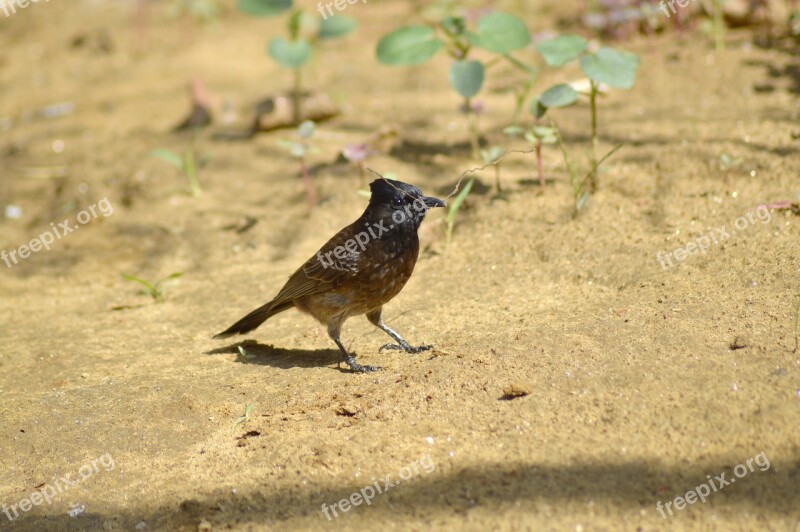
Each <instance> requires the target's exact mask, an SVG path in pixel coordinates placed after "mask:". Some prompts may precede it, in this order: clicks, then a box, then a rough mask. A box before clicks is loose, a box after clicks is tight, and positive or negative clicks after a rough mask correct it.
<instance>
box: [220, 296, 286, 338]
mask: <svg viewBox="0 0 800 532" xmlns="http://www.w3.org/2000/svg"><path fill="white" fill-rule="evenodd" d="M293 306H294V303H293V302H292V301H286V302H284V303H281V304H279V305H274V304H273V302H272V301H270V302H269V303H267V304H266V305H264V306H261V307H258V308H257V309H255V310H254V311H253V312H251V313H250V314H248V315H247V316H245V317H244V318H242V319H240V320H239V321H237V322H236V323H234V324H233V325H231V326H230V327H228V329H227V330H225V331H223V332H221V333H219V334H218V335H216V336H215V337H214V338H227V337H229V336H233V335H235V334H245V333H248V332H250V331H252V330H253V329H255V328H256V327H258V326H259V325H261V324H262V323H264V322H265V321H267V320H268V319H269V318H271V317H272V316H274V315H275V314H278V313H280V312H283V311H284V310H288V309H290V308H292V307H293Z"/></svg>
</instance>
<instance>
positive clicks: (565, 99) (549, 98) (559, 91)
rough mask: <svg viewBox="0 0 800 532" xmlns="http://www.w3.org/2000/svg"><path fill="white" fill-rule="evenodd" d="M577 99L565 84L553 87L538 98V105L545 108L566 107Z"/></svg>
mask: <svg viewBox="0 0 800 532" xmlns="http://www.w3.org/2000/svg"><path fill="white" fill-rule="evenodd" d="M577 99H578V93H577V92H575V89H573V88H572V87H571V86H569V85H567V84H566V83H559V84H558V85H553V86H552V87H550V88H549V89H547V90H546V91H544V92H543V93H542V95H541V96H539V103H541V104H542V105H543V106H545V107H547V108H553V107H566V106H567V105H572V104H573V103H575V102H576V101H577Z"/></svg>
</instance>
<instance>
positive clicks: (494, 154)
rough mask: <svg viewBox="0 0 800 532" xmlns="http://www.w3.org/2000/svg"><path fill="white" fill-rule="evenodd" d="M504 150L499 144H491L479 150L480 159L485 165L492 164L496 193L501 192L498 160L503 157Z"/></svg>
mask: <svg viewBox="0 0 800 532" xmlns="http://www.w3.org/2000/svg"><path fill="white" fill-rule="evenodd" d="M504 153H505V150H504V149H503V148H501V147H500V146H492V147H491V148H489V149H488V150H481V159H483V163H484V164H485V165H486V166H489V165H494V184H495V187H496V188H497V193H498V194H499V193H500V192H502V191H503V190H502V188H501V187H500V160H501V159H502V158H503V154H504Z"/></svg>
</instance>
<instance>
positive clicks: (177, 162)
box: [150, 139, 203, 198]
mask: <svg viewBox="0 0 800 532" xmlns="http://www.w3.org/2000/svg"><path fill="white" fill-rule="evenodd" d="M150 156H152V157H156V158H158V159H161V160H162V161H164V162H166V163H168V164H170V165H172V166H174V167H175V168H177V169H178V171H180V172H181V173H182V174H183V176H184V177H185V178H186V180H187V181H188V182H189V188H190V189H191V191H192V195H193V196H194V197H195V198H199V197H200V196H201V195H202V194H203V189H202V188H200V181H198V179H197V161H196V156H195V150H194V139H192V143H191V144H190V145H189V148H187V149H186V151H185V152H184V154H183V155H182V156H181V155H179V154H177V153H175V152H174V151H171V150H168V149H166V148H158V149H156V150H152V151H151V152H150Z"/></svg>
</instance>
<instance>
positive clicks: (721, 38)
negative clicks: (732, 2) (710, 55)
mask: <svg viewBox="0 0 800 532" xmlns="http://www.w3.org/2000/svg"><path fill="white" fill-rule="evenodd" d="M711 8H712V9H713V11H714V44H715V46H716V49H717V52H722V51H723V50H725V19H724V17H723V13H722V0H711Z"/></svg>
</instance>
